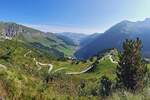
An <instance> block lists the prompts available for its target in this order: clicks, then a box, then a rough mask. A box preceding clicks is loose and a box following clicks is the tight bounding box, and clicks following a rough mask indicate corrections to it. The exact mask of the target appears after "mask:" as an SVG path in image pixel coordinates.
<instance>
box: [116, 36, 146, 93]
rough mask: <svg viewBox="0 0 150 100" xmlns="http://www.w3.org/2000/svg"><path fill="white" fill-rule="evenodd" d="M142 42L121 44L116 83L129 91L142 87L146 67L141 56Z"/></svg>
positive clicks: (135, 41) (129, 41)
mask: <svg viewBox="0 0 150 100" xmlns="http://www.w3.org/2000/svg"><path fill="white" fill-rule="evenodd" d="M141 48H142V41H141V40H140V39H139V38H137V39H136V40H128V39H126V41H125V42H124V43H123V53H122V54H121V56H120V62H119V64H118V66H117V71H116V74H117V83H118V84H119V85H121V86H124V87H125V88H126V89H129V90H133V91H134V90H136V89H140V88H142V87H144V82H145V77H146V75H147V65H146V64H145V62H144V61H143V59H142V56H141Z"/></svg>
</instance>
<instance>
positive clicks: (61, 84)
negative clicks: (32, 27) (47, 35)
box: [0, 40, 148, 100]
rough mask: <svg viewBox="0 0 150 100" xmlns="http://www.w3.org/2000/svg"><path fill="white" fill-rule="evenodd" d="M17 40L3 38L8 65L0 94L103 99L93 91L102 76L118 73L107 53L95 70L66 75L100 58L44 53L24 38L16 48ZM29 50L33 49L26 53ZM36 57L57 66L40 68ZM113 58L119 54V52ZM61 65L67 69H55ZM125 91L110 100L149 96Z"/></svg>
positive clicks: (27, 98)
mask: <svg viewBox="0 0 150 100" xmlns="http://www.w3.org/2000/svg"><path fill="white" fill-rule="evenodd" d="M15 44H16V42H15V41H13V40H11V41H4V42H0V64H2V65H5V66H6V69H5V68H1V67H0V96H2V97H4V98H6V100H7V99H10V100H13V99H14V100H20V99H21V100H33V99H35V100H52V99H54V100H67V99H71V100H75V99H77V100H87V99H92V100H100V99H101V98H100V97H98V96H94V95H95V94H97V91H98V89H99V80H100V78H101V76H102V75H107V76H108V77H109V78H110V79H111V80H113V81H114V79H115V77H116V76H115V68H116V66H117V64H114V63H112V62H111V60H110V58H109V56H107V55H108V54H106V55H105V56H104V57H102V58H101V59H99V60H98V64H97V65H96V68H95V69H94V70H92V71H90V72H87V73H83V74H79V75H66V74H65V73H66V72H80V71H83V70H84V69H86V68H88V67H89V66H90V65H91V64H92V63H93V62H95V61H96V59H97V58H96V57H95V58H94V59H93V61H90V60H88V61H87V62H83V61H80V62H78V63H77V61H72V60H58V59H54V57H53V56H52V55H51V54H50V55H48V54H45V53H42V52H41V51H39V50H38V49H35V48H32V47H31V46H29V45H28V44H25V43H24V42H18V44H17V48H16V47H15V46H16V45H15ZM29 51H32V52H31V53H29V54H28V55H27V56H24V55H25V54H26V53H27V52H29ZM9 52H10V53H9ZM33 58H35V59H36V60H37V61H39V62H41V63H46V64H49V63H50V64H52V65H53V66H54V68H53V69H52V71H51V73H48V69H49V68H48V66H41V69H40V70H39V69H38V66H37V65H36V62H35V61H34V59H33ZM113 58H117V54H116V55H115V56H113ZM59 68H65V69H62V70H60V71H58V72H56V73H54V72H55V70H57V69H59ZM47 78H48V79H49V81H47ZM81 81H85V88H84V89H83V90H80V91H79V86H80V84H81ZM146 91H147V90H146ZM82 92H83V93H82ZM80 94H82V95H80ZM126 94H128V95H129V96H126V97H123V95H122V94H121V93H120V92H119V91H118V92H116V93H114V94H113V95H112V96H111V97H110V100H114V99H115V100H117V99H120V100H121V99H122V98H129V99H126V100H131V98H133V100H136V98H137V97H139V98H142V97H143V96H144V97H145V98H148V97H147V95H146V93H145V95H143V94H131V93H129V92H126ZM112 98H113V99H112ZM141 100H142V99H141Z"/></svg>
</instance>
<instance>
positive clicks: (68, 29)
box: [23, 24, 103, 34]
mask: <svg viewBox="0 0 150 100" xmlns="http://www.w3.org/2000/svg"><path fill="white" fill-rule="evenodd" d="M23 25H25V26H28V27H32V28H35V29H38V30H41V31H44V32H54V33H58V32H75V33H85V34H93V33H96V32H99V33H100V32H103V31H102V30H100V29H95V28H85V27H84V28H78V27H72V26H64V25H39V24H37V25H33V24H23Z"/></svg>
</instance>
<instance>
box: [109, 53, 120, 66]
mask: <svg viewBox="0 0 150 100" xmlns="http://www.w3.org/2000/svg"><path fill="white" fill-rule="evenodd" d="M109 59H110V61H111V62H112V63H114V64H118V62H117V61H114V60H113V59H112V55H109Z"/></svg>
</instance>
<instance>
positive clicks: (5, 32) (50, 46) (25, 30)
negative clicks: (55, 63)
mask: <svg viewBox="0 0 150 100" xmlns="http://www.w3.org/2000/svg"><path fill="white" fill-rule="evenodd" d="M0 38H1V39H12V38H18V39H19V40H20V41H23V42H26V43H28V44H31V45H32V47H34V48H37V49H40V50H42V51H46V52H47V53H48V52H49V51H53V53H59V54H60V55H61V56H62V55H63V53H64V54H65V55H68V54H67V52H68V51H70V53H71V52H73V51H72V50H73V48H74V45H71V44H68V42H67V41H66V40H64V39H63V38H59V37H57V36H56V35H55V34H53V33H45V32H42V31H39V30H36V29H33V28H30V27H26V26H23V25H19V24H16V23H10V22H0Z"/></svg>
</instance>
